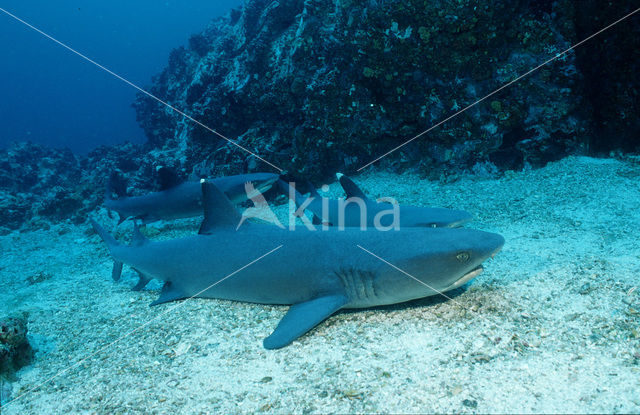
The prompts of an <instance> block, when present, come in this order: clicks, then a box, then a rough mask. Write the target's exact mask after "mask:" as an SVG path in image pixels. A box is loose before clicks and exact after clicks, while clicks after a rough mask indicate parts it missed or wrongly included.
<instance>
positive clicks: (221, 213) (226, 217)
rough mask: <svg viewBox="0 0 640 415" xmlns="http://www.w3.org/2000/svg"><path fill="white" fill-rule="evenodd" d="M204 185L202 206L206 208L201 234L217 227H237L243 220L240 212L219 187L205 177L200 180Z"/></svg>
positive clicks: (212, 230) (211, 231)
mask: <svg viewBox="0 0 640 415" xmlns="http://www.w3.org/2000/svg"><path fill="white" fill-rule="evenodd" d="M200 183H201V185H202V207H203V208H204V220H203V221H202V225H200V231H199V232H198V233H200V234H210V233H213V232H214V231H215V228H220V227H233V228H234V229H235V227H236V226H237V225H238V223H240V220H242V216H240V213H238V211H237V210H236V209H235V208H234V207H233V204H232V203H231V201H230V200H229V198H228V197H227V196H226V195H225V194H224V193H223V192H222V191H221V190H220V189H218V187H217V186H216V185H215V184H213V183H210V182H207V181H206V180H205V179H202V180H200Z"/></svg>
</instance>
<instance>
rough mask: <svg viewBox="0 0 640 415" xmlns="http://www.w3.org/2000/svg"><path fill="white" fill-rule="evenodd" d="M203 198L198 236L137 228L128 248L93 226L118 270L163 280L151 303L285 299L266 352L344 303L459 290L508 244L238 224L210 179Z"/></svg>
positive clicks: (441, 234)
mask: <svg viewBox="0 0 640 415" xmlns="http://www.w3.org/2000/svg"><path fill="white" fill-rule="evenodd" d="M202 199H203V205H204V206H203V208H204V221H203V222H202V225H201V227H200V231H199V234H198V235H194V236H190V237H186V238H180V239H174V240H167V241H159V242H151V241H149V240H147V239H146V238H144V237H143V236H142V234H141V233H140V231H139V230H138V228H137V226H136V227H135V228H134V238H133V242H132V244H131V245H130V246H124V245H121V244H119V243H118V242H117V241H116V240H115V239H114V238H113V237H112V236H111V235H110V234H109V233H108V232H107V231H105V230H104V229H103V228H102V227H101V226H100V225H99V224H98V223H96V222H95V221H93V220H92V225H93V228H94V229H95V231H96V232H97V233H98V234H99V235H100V237H101V238H102V239H103V240H104V242H105V243H106V245H107V247H108V249H109V251H110V253H111V255H112V257H113V258H114V260H115V261H116V266H115V267H114V269H116V268H117V264H120V269H121V267H122V265H121V264H122V263H125V264H127V265H129V266H131V267H132V268H134V269H135V270H136V271H138V273H140V275H141V276H143V277H144V278H145V279H147V280H149V279H151V278H157V279H159V280H162V281H164V282H165V283H164V287H163V289H162V292H161V294H160V297H159V298H158V299H157V300H156V301H155V302H153V303H152V305H155V304H160V303H164V302H168V301H175V300H180V299H186V298H193V297H200V298H218V299H226V300H234V301H245V302H252V303H262V304H279V305H290V306H291V307H290V308H289V311H288V312H287V314H286V315H285V316H284V317H283V318H282V320H280V323H279V324H278V326H277V327H276V329H275V330H274V331H273V333H271V335H269V336H268V337H266V338H265V339H264V341H263V345H264V347H265V348H266V349H278V348H281V347H284V346H286V345H288V344H290V343H291V342H292V341H294V340H295V339H297V338H298V337H300V336H302V335H304V334H305V333H307V332H308V331H309V330H311V329H313V328H314V327H315V326H316V325H318V324H319V323H321V322H322V321H323V320H325V319H326V318H328V317H329V316H331V315H332V314H333V313H335V312H336V311H338V310H340V309H344V308H366V307H373V306H380V305H386V304H394V303H402V302H405V301H409V300H413V299H417V298H422V297H427V296H432V295H436V294H440V293H442V292H445V291H448V290H451V289H454V288H457V287H459V286H461V285H462V284H464V283H466V282H467V281H469V280H471V279H472V278H474V277H475V276H477V275H478V274H479V273H480V272H481V271H482V263H483V262H484V261H485V260H486V259H487V258H490V257H493V256H494V255H495V254H496V253H497V252H498V251H499V250H500V249H501V247H502V245H503V244H504V238H503V237H502V236H500V235H498V234H495V233H489V232H483V231H479V230H473V229H466V228H458V229H450V228H439V229H438V228H436V229H430V228H426V229H425V228H403V229H401V230H399V231H388V232H384V231H379V230H376V229H374V228H371V229H367V230H361V229H359V228H347V229H345V230H338V229H336V228H329V229H328V230H324V231H312V230H309V229H306V228H304V227H298V228H296V229H294V230H287V229H281V228H279V227H276V226H271V225H264V224H257V223H246V224H244V225H243V226H242V227H240V228H239V229H237V230H236V226H237V224H238V223H239V221H240V220H241V217H240V214H239V213H238V212H237V211H236V210H235V208H234V206H233V205H232V203H231V201H230V200H229V199H228V197H227V196H225V194H224V193H223V192H222V191H221V190H220V189H219V188H218V187H216V185H215V184H213V183H208V182H203V183H202ZM278 247H279V249H277V248H278ZM363 248H364V249H366V250H368V251H370V252H371V253H375V255H378V256H379V257H380V258H383V259H384V260H385V261H388V262H389V263H391V264H393V265H394V266H397V267H398V268H399V269H402V270H403V271H404V272H406V273H408V274H410V275H412V276H414V277H415V279H413V278H410V277H408V276H407V275H405V274H403V273H402V272H399V271H398V270H397V269H395V268H393V267H391V266H390V265H389V264H387V263H385V262H383V261H381V260H380V259H379V258H376V257H375V256H373V255H371V254H370V253H367V252H365V251H364V250H363ZM268 252H270V254H269V255H264V254H265V253H268ZM260 255H262V257H261V259H260V260H259V261H257V262H256V261H254V262H256V263H252V265H250V266H247V264H248V263H250V261H251V260H252V259H255V258H257V257H259V256H260ZM118 272H119V271H118Z"/></svg>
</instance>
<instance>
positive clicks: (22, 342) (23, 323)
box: [0, 315, 33, 379]
mask: <svg viewBox="0 0 640 415" xmlns="http://www.w3.org/2000/svg"><path fill="white" fill-rule="evenodd" d="M32 354H33V350H32V349H31V345H30V344H29V341H28V339H27V318H26V315H19V316H11V317H0V379H11V378H12V377H13V375H14V374H15V372H16V371H17V370H18V369H20V368H21V367H22V366H24V365H26V364H28V363H29V360H30V359H31V357H32Z"/></svg>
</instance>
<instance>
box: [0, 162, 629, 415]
mask: <svg viewBox="0 0 640 415" xmlns="http://www.w3.org/2000/svg"><path fill="white" fill-rule="evenodd" d="M354 179H355V180H356V182H358V183H359V184H361V185H362V188H363V190H364V191H365V192H366V193H368V194H369V195H370V196H372V197H381V196H393V197H395V198H396V199H397V200H398V201H399V202H400V203H405V204H418V205H430V206H443V207H452V208H459V209H465V210H468V211H470V212H472V213H473V214H474V215H475V220H474V222H472V223H471V224H470V225H469V226H472V227H477V228H479V229H483V230H490V231H496V232H499V233H501V234H502V235H504V236H505V238H506V241H507V242H506V245H505V247H504V249H503V251H502V252H501V253H500V254H499V255H498V256H497V257H496V259H495V260H492V261H488V263H487V264H486V267H485V272H484V273H482V274H481V275H480V276H479V277H478V278H476V279H475V280H473V281H472V282H471V283H470V284H468V285H467V286H466V287H465V289H462V290H457V291H455V292H452V293H451V294H452V295H453V296H454V301H442V300H441V299H437V298H429V299H423V300H419V301H415V302H412V303H410V304H407V305H398V306H393V307H387V308H380V309H374V310H364V311H359V312H344V313H340V314H338V315H336V316H333V317H331V318H329V319H328V320H327V321H326V322H324V323H323V324H322V325H320V326H319V327H318V328H317V329H316V330H314V331H313V332H311V333H310V334H308V335H306V336H304V337H302V338H301V339H299V340H297V341H295V342H294V343H293V344H292V345H291V346H288V347H285V348H284V349H281V350H277V351H267V350H264V349H263V348H262V339H263V338H264V337H265V336H267V335H268V334H269V333H270V332H271V331H272V330H273V328H274V327H275V326H276V324H277V322H278V320H279V319H280V318H281V317H282V316H283V314H284V313H285V311H286V307H272V306H260V305H254V304H244V303H235V302H229V301H216V300H192V301H187V302H183V303H180V304H182V305H181V307H179V308H178V309H177V310H175V311H174V312H172V313H170V314H167V315H165V316H162V317H161V318H158V316H159V315H161V314H162V313H163V312H164V311H165V310H167V309H168V308H169V307H172V306H174V305H175V304H178V303H172V304H165V305H161V306H158V307H153V308H149V307H148V304H149V303H150V302H151V301H152V300H153V299H155V297H156V296H157V291H150V290H145V291H142V292H133V291H131V290H130V287H131V286H133V285H134V284H135V282H136V278H135V276H134V273H133V272H132V271H131V270H128V269H126V267H125V274H124V276H123V279H122V281H121V282H120V283H114V282H113V281H111V279H110V269H111V261H110V259H109V258H108V254H107V252H106V249H105V247H104V246H103V244H102V243H101V241H100V240H99V238H98V237H97V236H96V235H94V234H93V233H92V232H89V231H88V230H87V229H86V228H85V227H75V226H71V225H68V224H61V225H59V226H56V227H53V228H52V229H51V230H49V231H46V232H45V231H42V232H32V233H24V234H17V233H14V234H10V235H7V236H4V237H0V249H1V250H2V256H1V257H0V272H1V273H2V275H1V277H0V314H2V315H4V314H7V313H10V312H13V311H28V312H29V313H30V314H29V330H30V336H31V340H32V341H33V342H34V345H35V347H36V348H37V349H38V352H37V354H36V357H35V361H34V362H33V364H32V365H31V366H29V367H27V368H25V369H23V370H22V371H21V372H20V373H19V380H18V381H17V382H15V383H14V384H13V385H12V389H13V391H12V394H13V397H19V396H20V395H21V394H23V393H25V392H27V391H29V390H30V389H31V388H34V387H36V386H38V385H40V384H41V383H42V382H45V381H46V380H48V379H50V378H51V377H53V376H55V375H56V374H57V373H59V372H60V371H61V370H64V369H65V368H67V367H69V366H70V365H73V364H75V363H76V362H79V361H82V360H83V359H85V358H86V361H84V362H83V363H82V364H81V365H79V366H77V367H74V368H72V369H70V370H68V371H67V372H65V373H63V374H61V375H59V376H58V377H56V378H55V379H53V380H52V381H50V382H47V383H45V384H44V385H43V386H42V387H41V388H40V389H38V390H36V391H34V392H32V393H28V394H26V395H24V396H23V397H21V398H19V399H18V400H17V401H15V402H14V403H12V404H11V405H9V406H7V407H5V408H3V411H4V412H3V413H6V414H25V413H65V412H72V413H198V412H202V413H207V412H222V413H229V412H231V413H236V412H256V411H265V412H273V413H288V412H322V413H327V412H396V413H397V412H485V413H486V412H510V413H512V412H537V413H548V412H574V413H575V412H590V413H597V412H618V413H623V412H639V411H640V395H639V394H638V392H637V391H638V390H640V314H639V312H640V287H638V289H635V291H634V287H637V286H638V285H640V279H639V278H638V275H639V274H640V241H639V238H638V236H637V235H638V230H639V229H640V209H639V207H640V162H638V161H637V160H634V159H630V160H628V161H624V162H623V161H615V160H598V159H590V158H576V157H574V158H569V159H566V160H563V161H560V162H557V163H553V164H550V165H549V166H547V167H546V168H544V169H540V170H536V171H528V172H520V173H510V174H507V175H506V176H505V177H503V178H501V179H498V180H495V179H478V178H474V177H465V178H462V179H460V180H458V181H456V182H454V183H447V184H440V183H436V182H429V181H426V180H421V179H420V178H419V177H418V176H415V175H403V176H398V175H394V174H389V173H368V174H366V175H363V176H360V177H355V178H354ZM330 193H331V194H333V195H334V196H340V195H341V192H340V191H339V185H337V184H335V183H334V184H332V185H331V190H330ZM284 210H286V209H285V208H284V207H281V208H279V209H278V213H279V214H281V215H282V214H283V212H284ZM100 221H101V222H102V223H110V222H108V219H107V218H106V217H104V216H103V217H101V218H100ZM196 229H197V221H196V220H185V221H181V222H179V223H178V224H174V225H162V224H161V225H158V226H154V227H151V228H150V229H148V230H147V233H148V234H150V236H151V237H152V238H153V239H164V238H173V237H179V236H183V235H187V234H189V233H192V232H195V230H196ZM128 232H129V230H128V229H127V226H124V227H123V228H122V231H121V232H120V235H119V238H120V239H121V240H124V239H126V238H128V235H129V234H128ZM39 273H43V274H44V275H45V278H44V280H42V281H41V282H37V283H34V284H32V285H30V284H29V283H27V282H26V279H27V277H30V276H34V275H37V274H39ZM155 287H158V285H157V284H156V285H155ZM154 318H155V319H156V320H154V321H153V322H152V323H150V324H149V325H148V326H146V327H144V328H143V329H141V330H140V331H138V332H135V333H134V334H132V335H131V336H129V337H127V338H126V339H123V340H122V341H119V342H117V343H115V344H113V345H111V346H110V347H108V348H106V349H105V350H104V351H101V352H98V351H99V350H100V349H101V348H103V347H104V346H105V345H108V344H109V343H111V342H113V341H115V340H117V339H118V338H119V337H121V336H123V335H124V334H126V333H129V332H130V331H132V330H135V329H136V328H137V327H139V326H140V325H141V324H144V323H145V322H148V321H150V320H152V319H154ZM96 352H98V353H96Z"/></svg>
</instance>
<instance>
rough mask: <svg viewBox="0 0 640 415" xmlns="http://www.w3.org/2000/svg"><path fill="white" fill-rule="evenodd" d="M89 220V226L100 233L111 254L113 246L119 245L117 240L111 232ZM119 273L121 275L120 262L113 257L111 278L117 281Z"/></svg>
mask: <svg viewBox="0 0 640 415" xmlns="http://www.w3.org/2000/svg"><path fill="white" fill-rule="evenodd" d="M90 221H91V226H93V230H94V231H96V233H97V234H98V235H100V238H102V240H103V241H104V243H105V244H107V248H108V249H109V252H110V253H111V255H113V248H115V247H118V246H120V244H119V243H118V241H116V238H114V237H113V236H111V234H110V233H109V232H107V231H106V230H105V229H104V228H103V227H102V226H100V224H99V223H98V222H96V221H95V220H93V219H90ZM121 275H122V262H121V261H118V260H116V259H114V260H113V271H111V278H113V280H114V281H118V280H119V279H120V276H121Z"/></svg>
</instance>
